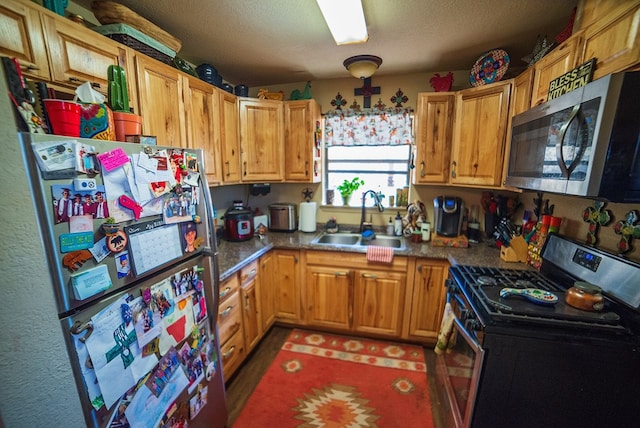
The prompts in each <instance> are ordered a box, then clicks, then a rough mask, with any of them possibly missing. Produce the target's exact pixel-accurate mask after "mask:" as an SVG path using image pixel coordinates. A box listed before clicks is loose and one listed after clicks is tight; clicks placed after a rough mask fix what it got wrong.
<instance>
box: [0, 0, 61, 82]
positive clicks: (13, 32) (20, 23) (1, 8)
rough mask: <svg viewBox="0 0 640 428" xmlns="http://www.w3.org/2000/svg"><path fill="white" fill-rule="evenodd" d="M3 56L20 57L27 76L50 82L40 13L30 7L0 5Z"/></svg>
mask: <svg viewBox="0 0 640 428" xmlns="http://www.w3.org/2000/svg"><path fill="white" fill-rule="evenodd" d="M0 55H2V56H7V57H10V58H17V59H18V62H19V63H20V68H21V69H22V73H23V74H24V76H25V77H33V78H34V79H36V80H51V75H50V74H49V61H48V60H47V51H46V48H45V44H44V36H43V34H42V26H41V25H40V14H39V13H38V11H37V10H36V9H34V8H32V7H30V6H29V5H28V4H25V3H21V2H17V1H14V0H4V1H3V2H2V4H0Z"/></svg>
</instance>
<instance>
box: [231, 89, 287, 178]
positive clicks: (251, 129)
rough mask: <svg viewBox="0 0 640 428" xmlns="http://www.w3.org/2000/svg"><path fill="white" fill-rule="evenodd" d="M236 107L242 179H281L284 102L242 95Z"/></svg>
mask: <svg viewBox="0 0 640 428" xmlns="http://www.w3.org/2000/svg"><path fill="white" fill-rule="evenodd" d="M239 109H240V166H241V171H242V174H241V177H242V181H243V182H255V181H257V182H264V181H282V179H283V178H284V131H283V128H284V107H283V102H282V101H273V100H257V99H248V98H241V99H240V102H239Z"/></svg>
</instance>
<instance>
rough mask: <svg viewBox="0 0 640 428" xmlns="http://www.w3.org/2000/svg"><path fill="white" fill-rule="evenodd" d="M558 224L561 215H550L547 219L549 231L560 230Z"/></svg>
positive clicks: (555, 231) (560, 221) (560, 220)
mask: <svg viewBox="0 0 640 428" xmlns="http://www.w3.org/2000/svg"><path fill="white" fill-rule="evenodd" d="M560 224H562V217H554V216H551V220H550V221H549V233H558V230H560Z"/></svg>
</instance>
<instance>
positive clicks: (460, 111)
mask: <svg viewBox="0 0 640 428" xmlns="http://www.w3.org/2000/svg"><path fill="white" fill-rule="evenodd" d="M510 95H511V81H510V80H509V81H505V82H497V83H492V84H489V85H484V86H478V87H475V88H471V89H465V90H463V91H459V92H457V93H456V113H455V123H454V129H453V143H452V148H451V172H450V174H449V175H450V177H449V183H450V184H456V185H471V186H491V187H499V186H500V184H501V181H502V169H503V159H504V157H503V156H504V147H505V140H506V135H507V129H508V126H509V97H510Z"/></svg>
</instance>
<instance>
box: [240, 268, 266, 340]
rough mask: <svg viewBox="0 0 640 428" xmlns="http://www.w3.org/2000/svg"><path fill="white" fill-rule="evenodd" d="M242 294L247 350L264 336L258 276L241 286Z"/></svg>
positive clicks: (243, 324)
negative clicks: (261, 322)
mask: <svg viewBox="0 0 640 428" xmlns="http://www.w3.org/2000/svg"><path fill="white" fill-rule="evenodd" d="M240 291H241V294H242V303H241V304H242V320H243V322H242V327H243V329H244V343H245V345H246V347H247V352H251V350H252V349H253V348H254V346H256V344H257V343H258V341H259V340H260V337H262V329H261V328H260V307H259V299H258V294H259V293H258V289H257V281H256V277H253V278H252V279H250V280H249V281H248V282H246V283H245V284H243V285H242V287H240Z"/></svg>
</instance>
